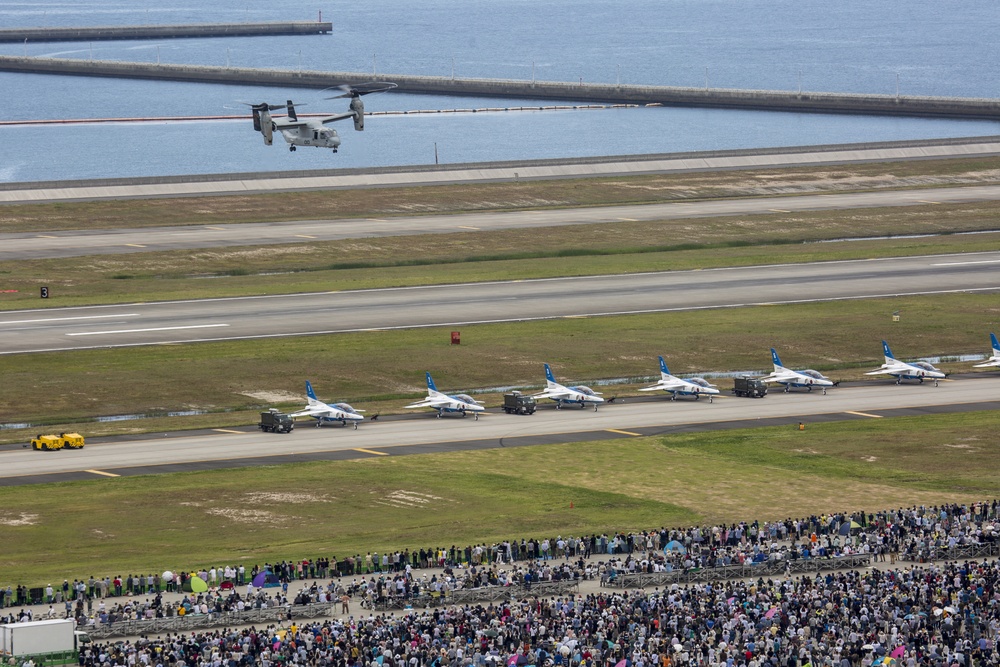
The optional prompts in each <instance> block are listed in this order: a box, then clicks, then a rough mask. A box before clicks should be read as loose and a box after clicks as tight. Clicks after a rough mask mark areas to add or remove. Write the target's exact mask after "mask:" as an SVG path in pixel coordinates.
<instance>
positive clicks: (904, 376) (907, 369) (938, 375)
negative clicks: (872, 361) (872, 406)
mask: <svg viewBox="0 0 1000 667" xmlns="http://www.w3.org/2000/svg"><path fill="white" fill-rule="evenodd" d="M882 351H883V352H884V353H885V363H884V364H882V366H881V367H880V368H877V369H875V370H873V371H871V372H869V373H865V375H892V376H893V377H895V378H896V384H899V383H900V382H902V381H903V380H919V381H920V383H921V384H923V382H924V378H929V379H932V380H934V386H935V387H936V386H938V380H940V379H942V378H944V373H942V372H941V371H939V370H938V369H936V368H934V366H932V365H931V364H929V363H927V362H926V361H914V362H913V363H906V362H905V361H900V360H899V359H896V357H894V356H892V350H890V349H889V344H888V343H887V342H885V341H882Z"/></svg>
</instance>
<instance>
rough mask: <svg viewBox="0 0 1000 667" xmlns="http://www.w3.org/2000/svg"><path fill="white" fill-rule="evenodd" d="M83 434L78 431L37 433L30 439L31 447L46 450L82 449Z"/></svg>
mask: <svg viewBox="0 0 1000 667" xmlns="http://www.w3.org/2000/svg"><path fill="white" fill-rule="evenodd" d="M83 444H84V442H83V436H82V435H80V434H79V433H60V434H59V435H39V436H38V437H37V438H33V439H32V440H31V448H32V449H34V450H36V451H37V450H45V451H47V452H51V451H55V450H57V449H83Z"/></svg>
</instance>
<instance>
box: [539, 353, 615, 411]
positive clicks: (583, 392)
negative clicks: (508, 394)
mask: <svg viewBox="0 0 1000 667" xmlns="http://www.w3.org/2000/svg"><path fill="white" fill-rule="evenodd" d="M532 398H536V399H537V398H551V399H552V400H553V401H555V402H556V409H557V410H558V409H559V408H561V407H562V406H563V405H577V404H579V406H580V407H581V408H585V407H587V406H588V405H593V406H594V410H597V406H598V405H600V404H601V403H603V402H604V399H603V398H601V392H599V391H594V390H593V389H591V388H590V387H585V386H584V385H582V384H581V385H577V386H575V387H565V386H563V385H561V384H559V383H558V382H556V379H555V378H554V377H553V376H552V369H551V368H549V365H548V364H545V391H543V392H542V393H540V394H535V395H534V396H533V397H532Z"/></svg>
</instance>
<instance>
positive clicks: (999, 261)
mask: <svg viewBox="0 0 1000 667" xmlns="http://www.w3.org/2000/svg"><path fill="white" fill-rule="evenodd" d="M966 264H1000V259H979V260H974V261H971V262H942V263H940V264H931V266H965V265H966Z"/></svg>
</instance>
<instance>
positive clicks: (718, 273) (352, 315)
mask: <svg viewBox="0 0 1000 667" xmlns="http://www.w3.org/2000/svg"><path fill="white" fill-rule="evenodd" d="M992 291H1000V252H997V251H994V252H983V253H963V254H953V255H931V256H919V257H898V258H878V259H876V258H873V259H868V260H852V261H836V262H817V263H810V264H779V265H770V266H752V267H734V268H721V269H708V270H700V271H666V272H658V273H638V274H626V275H611V276H582V277H568V278H549V279H540V280H522V281H511V282H484V283H468V284H456V285H437V286H421V287H404V288H392V289H373V290H358V291H347V292H319V293H309V294H291V295H274V296H261V297H235V298H223V299H204V300H191V301H166V302H155V303H135V304H125V305H109V306H86V307H77V308H50V309H40V310H18V311H5V312H2V313H0V354H16V353H28V352H50V351H57V350H82V349H92V348H108V347H126V346H136V345H158V344H164V343H185V342H203V341H220V340H238V339H251V338H267V337H280V336H304V335H317V334H329V333H345V332H359V331H373V330H385V329H403V328H418V327H436V326H460V325H470V324H483V323H494V322H512V321H530V320H543V319H553V318H559V317H574V318H578V317H591V316H601V315H621V314H636V313H654V312H670V311H683V310H696V309H704V308H735V307H742V306H752V305H776V304H792V303H803V302H810V301H824V300H840V299H863V298H879V297H887V296H901V295H916V294H945V293H951V292H992Z"/></svg>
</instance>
